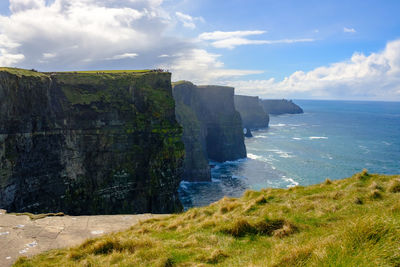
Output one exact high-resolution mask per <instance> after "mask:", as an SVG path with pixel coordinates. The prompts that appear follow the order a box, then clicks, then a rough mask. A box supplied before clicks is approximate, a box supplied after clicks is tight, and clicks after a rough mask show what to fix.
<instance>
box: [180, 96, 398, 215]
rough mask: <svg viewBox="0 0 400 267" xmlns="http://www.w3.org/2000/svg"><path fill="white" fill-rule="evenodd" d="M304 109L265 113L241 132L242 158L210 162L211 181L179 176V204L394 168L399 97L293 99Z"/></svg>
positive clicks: (392, 171) (395, 171)
mask: <svg viewBox="0 0 400 267" xmlns="http://www.w3.org/2000/svg"><path fill="white" fill-rule="evenodd" d="M294 102H295V103H297V104H298V105H300V106H301V107H302V108H303V109H304V114H296V115H281V116H271V120H270V127H269V128H266V129H261V130H258V131H254V132H253V135H254V137H253V138H246V140H245V142H246V148H247V156H248V157H247V158H246V159H240V160H237V161H233V162H224V163H216V162H210V164H211V166H213V168H212V182H209V183H188V182H182V183H181V186H180V189H179V194H180V199H181V201H182V203H183V205H184V206H185V208H190V207H193V206H204V205H208V204H210V203H212V202H215V201H217V200H219V199H220V198H222V197H224V196H230V197H239V196H241V195H242V194H243V192H244V191H245V190H246V189H254V190H259V189H261V188H266V187H274V188H286V187H291V186H295V185H310V184H315V183H320V182H322V181H324V180H325V179H326V178H330V179H340V178H345V177H349V176H351V175H352V174H354V173H356V172H359V171H361V170H362V169H363V168H366V169H368V171H369V172H371V173H383V174H400V102H363V101H316V100H297V101H294Z"/></svg>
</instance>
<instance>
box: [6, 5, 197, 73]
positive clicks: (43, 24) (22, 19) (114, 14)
mask: <svg viewBox="0 0 400 267" xmlns="http://www.w3.org/2000/svg"><path fill="white" fill-rule="evenodd" d="M161 4H162V0H54V1H52V2H49V3H48V4H47V5H46V4H45V1H44V0H10V10H11V14H10V15H9V16H1V15H0V49H2V50H1V53H0V63H1V65H7V66H9V65H12V66H14V65H18V66H19V67H25V68H32V67H34V68H37V69H40V70H65V69H88V68H94V67H96V68H99V67H100V68H121V67H129V68H143V67H153V66H155V65H156V64H157V62H155V60H154V58H155V59H157V58H158V55H159V54H160V53H161V54H162V53H165V54H170V53H173V52H174V51H179V50H181V49H187V47H188V46H193V45H192V44H190V43H189V42H188V41H186V40H183V39H179V38H176V37H174V36H168V35H167V32H168V30H169V27H170V24H171V23H170V22H171V20H172V19H171V17H170V15H169V14H168V13H167V12H166V11H165V10H164V9H163V8H162V6H161ZM49 51H51V53H49ZM127 51H135V53H134V54H136V55H137V54H140V58H141V61H138V60H135V62H131V63H130V65H127V64H128V63H124V64H126V65H123V63H122V65H121V64H118V62H117V60H122V59H125V58H133V57H134V55H133V53H131V52H129V53H127ZM53 55H55V56H53ZM43 59H45V60H43ZM107 59H115V60H107Z"/></svg>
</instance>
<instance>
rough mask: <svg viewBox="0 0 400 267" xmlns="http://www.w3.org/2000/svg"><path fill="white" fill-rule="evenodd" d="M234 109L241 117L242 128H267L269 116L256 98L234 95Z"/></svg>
mask: <svg viewBox="0 0 400 267" xmlns="http://www.w3.org/2000/svg"><path fill="white" fill-rule="evenodd" d="M235 108H236V110H237V111H239V113H240V116H241V117H242V123H243V127H244V128H247V129H259V128H265V127H268V123H269V116H268V114H267V113H266V112H265V111H264V109H263V108H262V106H261V105H260V100H259V98H258V97H257V96H244V95H235Z"/></svg>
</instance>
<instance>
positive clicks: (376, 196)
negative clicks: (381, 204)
mask: <svg viewBox="0 0 400 267" xmlns="http://www.w3.org/2000/svg"><path fill="white" fill-rule="evenodd" d="M368 197H369V198H370V199H381V198H382V197H383V196H382V193H381V192H380V191H379V190H377V189H375V190H372V191H371V192H370V193H369V195H368Z"/></svg>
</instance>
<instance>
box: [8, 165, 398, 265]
mask: <svg viewBox="0 0 400 267" xmlns="http://www.w3.org/2000/svg"><path fill="white" fill-rule="evenodd" d="M209 265H218V266H400V176H386V175H376V174H369V173H367V172H366V171H363V172H362V173H358V174H355V175H354V176H353V177H351V178H348V179H344V180H337V181H331V180H330V179H326V181H325V182H324V183H322V184H317V185H313V186H308V187H302V186H297V187H293V188H289V189H264V190H261V191H259V192H258V191H246V192H245V194H244V195H243V196H242V197H241V198H238V199H237V198H223V199H221V200H220V201H218V202H216V203H213V204H211V205H210V206H208V207H202V208H193V209H190V210H188V211H187V212H185V213H182V214H177V215H171V216H169V217H166V218H163V219H153V220H149V221H145V222H142V223H140V224H138V225H135V226H133V227H132V228H131V229H129V230H127V231H124V232H120V233H115V234H110V235H107V236H104V237H100V238H97V239H90V240H87V241H86V242H85V243H84V244H82V245H80V246H78V247H74V248H70V249H63V250H53V251H49V252H46V253H44V254H41V255H38V256H35V257H33V258H32V259H27V258H21V259H19V260H18V262H17V263H16V264H15V266H209Z"/></svg>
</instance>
